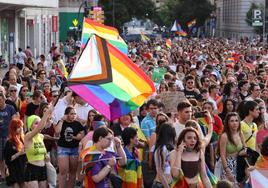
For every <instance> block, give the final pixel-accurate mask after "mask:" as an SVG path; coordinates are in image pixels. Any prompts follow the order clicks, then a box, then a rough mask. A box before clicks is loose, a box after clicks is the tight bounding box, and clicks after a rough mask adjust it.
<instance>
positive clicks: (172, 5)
mask: <svg viewBox="0 0 268 188" xmlns="http://www.w3.org/2000/svg"><path fill="white" fill-rule="evenodd" d="M214 9H215V7H214V6H213V5H212V4H211V3H210V2H209V1H208V0H167V1H166V2H165V5H164V7H163V8H162V9H161V10H160V15H161V21H162V24H163V25H167V26H170V25H172V23H173V22H174V20H178V21H179V23H180V24H181V25H182V27H183V26H185V25H186V23H187V22H189V21H192V20H193V19H197V25H198V26H200V25H203V24H204V23H205V21H206V19H207V18H209V16H210V14H211V13H212V11H213V10H214Z"/></svg>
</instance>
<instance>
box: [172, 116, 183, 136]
mask: <svg viewBox="0 0 268 188" xmlns="http://www.w3.org/2000/svg"><path fill="white" fill-rule="evenodd" d="M173 125H174V128H175V131H176V140H177V139H178V138H179V136H180V134H181V132H182V131H183V129H185V125H184V124H181V123H180V122H179V121H176V122H175V123H173Z"/></svg>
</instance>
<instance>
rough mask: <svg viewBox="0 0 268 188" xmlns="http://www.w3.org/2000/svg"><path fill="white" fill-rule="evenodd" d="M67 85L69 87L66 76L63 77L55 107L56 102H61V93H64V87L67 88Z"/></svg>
mask: <svg viewBox="0 0 268 188" xmlns="http://www.w3.org/2000/svg"><path fill="white" fill-rule="evenodd" d="M65 87H67V79H66V78H65V77H64V78H63V82H62V83H61V87H60V92H59V95H58V97H57V99H56V101H55V102H54V104H53V106H54V107H55V106H56V104H57V103H58V102H59V99H60V97H61V95H62V94H63V93H64V89H65Z"/></svg>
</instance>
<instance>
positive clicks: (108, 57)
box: [68, 35, 155, 120]
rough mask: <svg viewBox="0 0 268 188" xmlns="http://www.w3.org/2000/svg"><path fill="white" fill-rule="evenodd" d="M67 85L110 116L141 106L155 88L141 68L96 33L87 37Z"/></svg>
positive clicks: (113, 116)
mask: <svg viewBox="0 0 268 188" xmlns="http://www.w3.org/2000/svg"><path fill="white" fill-rule="evenodd" d="M68 85H69V86H68V87H69V88H70V89H71V90H73V91H74V92H75V93H77V94H78V95H79V96H80V97H82V98H83V99H84V100H85V101H86V102H88V104H90V105H91V106H92V107H93V108H95V109H96V110H97V111H98V112H100V113H101V114H103V115H104V116H105V117H107V118H108V119H109V120H114V119H116V118H119V117H121V116H123V115H125V114H128V113H129V112H131V111H133V110H135V109H136V108H138V107H140V106H141V105H142V104H143V103H144V102H145V101H146V100H147V98H148V97H149V96H151V95H152V94H153V93H154V92H155V87H154V84H153V82H152V81H151V79H150V78H149V77H147V75H146V74H145V73H144V72H143V71H142V70H140V69H139V68H138V67H137V66H136V65H135V64H134V63H133V62H132V61H131V60H130V59H129V58H128V57H127V56H126V55H125V54H123V53H122V52H120V51H119V50H118V49H117V48H115V47H114V46H113V45H111V44H110V43H109V42H107V41H106V40H105V39H103V38H101V37H99V36H97V35H93V36H92V37H91V38H90V40H88V42H87V44H86V46H85V48H84V50H83V52H82V54H81V56H80V58H79V60H78V62H77V63H76V64H75V66H74V68H73V70H72V72H71V74H70V76H69V78H68Z"/></svg>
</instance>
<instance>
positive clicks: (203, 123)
mask: <svg viewBox="0 0 268 188" xmlns="http://www.w3.org/2000/svg"><path fill="white" fill-rule="evenodd" d="M198 124H199V126H200V127H201V130H202V132H203V134H204V135H206V134H207V130H208V122H207V120H206V119H205V118H198Z"/></svg>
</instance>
